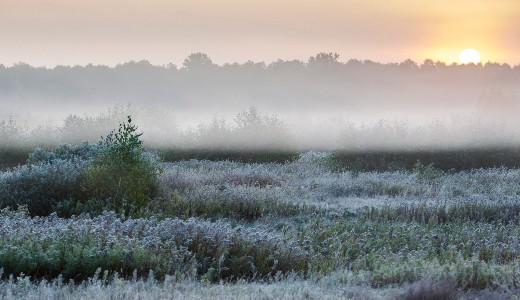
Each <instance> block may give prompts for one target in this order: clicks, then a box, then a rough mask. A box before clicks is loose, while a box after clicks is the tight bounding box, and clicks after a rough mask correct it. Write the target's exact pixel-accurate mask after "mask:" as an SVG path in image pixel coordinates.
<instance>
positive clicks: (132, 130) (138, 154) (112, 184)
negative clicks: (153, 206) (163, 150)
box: [85, 116, 160, 214]
mask: <svg viewBox="0 0 520 300" xmlns="http://www.w3.org/2000/svg"><path fill="white" fill-rule="evenodd" d="M141 135H142V133H137V126H135V125H133V124H132V118H131V117H130V116H128V120H127V122H126V123H122V124H119V129H118V130H117V131H112V132H110V134H109V135H107V136H106V137H105V138H104V139H102V141H101V147H102V151H101V154H100V155H98V156H96V157H95V158H94V160H93V161H92V164H91V165H90V167H89V169H88V170H87V174H86V184H85V188H86V190H87V192H88V193H89V194H90V195H91V198H94V199H95V200H101V201H104V202H105V204H106V206H107V207H108V208H111V209H114V210H116V211H119V212H122V213H124V214H130V213H134V212H137V211H138V210H139V209H140V208H142V207H144V206H146V205H147V204H148V201H149V199H150V198H152V197H154V196H155V195H156V194H157V192H158V175H159V173H160V166H159V164H158V161H157V159H156V157H154V156H153V155H150V154H147V153H144V152H143V142H142V141H141V140H140V137H141Z"/></svg>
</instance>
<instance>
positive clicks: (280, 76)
mask: <svg viewBox="0 0 520 300" xmlns="http://www.w3.org/2000/svg"><path fill="white" fill-rule="evenodd" d="M497 93H499V94H500V95H501V97H498V98H500V99H498V98H497V97H495V98H496V99H494V100H493V101H495V100H497V99H498V100H499V101H502V102H508V103H505V104H504V103H492V104H491V105H488V106H489V107H491V109H500V107H502V106H504V105H505V107H506V109H502V110H505V111H508V110H509V107H510V106H511V105H515V106H516V105H517V102H518V101H517V99H518V95H520V65H516V66H510V65H508V64H500V63H491V62H488V63H485V64H477V65H474V64H469V65H460V64H449V65H448V64H445V63H443V62H438V61H437V62H435V61H432V60H425V61H424V62H423V63H422V64H418V63H416V62H414V61H412V60H405V61H403V62H401V63H386V64H383V63H378V62H374V61H370V60H364V61H361V60H356V59H350V60H348V61H346V62H343V61H341V60H340V58H339V55H338V54H336V53H319V54H317V55H316V56H312V57H310V58H309V59H308V61H306V62H305V61H299V60H277V61H275V62H272V63H270V64H266V63H264V62H252V61H248V62H245V63H226V64H223V65H217V64H215V63H213V61H212V60H211V58H210V57H209V56H208V55H206V54H204V53H193V54H191V55H189V56H188V57H187V58H186V59H185V60H184V63H183V64H182V66H176V65H173V64H169V65H165V66H157V65H153V64H151V63H150V62H148V61H146V60H142V61H138V62H135V61H130V62H127V63H124V64H120V65H117V66H115V67H108V66H103V65H87V66H56V67H55V68H44V67H33V66H30V65H28V64H25V63H18V64H15V65H13V66H10V67H6V66H4V65H0V104H1V105H2V108H3V109H7V110H9V109H20V107H22V108H24V109H32V110H34V111H41V112H51V111H55V112H59V111H64V112H66V111H71V110H73V109H75V111H78V109H79V110H83V111H85V112H87V111H88V108H92V107H103V108H106V107H109V106H111V105H114V104H117V103H129V102H131V103H132V104H137V105H142V104H152V105H158V106H161V107H165V108H168V109H174V110H175V111H180V112H182V111H192V112H199V111H206V112H212V113H220V112H226V111H233V112H236V111H239V110H241V109H244V108H247V107H249V106H250V105H255V106H256V107H258V108H259V109H261V110H262V111H268V112H273V113H285V112H296V113H298V112H302V113H304V112H308V111H312V112H329V111H335V112H359V113H367V112H371V111H373V110H374V109H377V110H394V111H410V112H414V111H417V110H425V111H448V112H449V111H457V110H464V109H468V108H469V107H471V108H474V107H477V106H478V105H480V107H481V108H482V107H483V109H485V110H487V109H488V108H486V104H485V103H484V104H483V105H484V106H482V103H480V104H479V101H480V102H482V99H483V98H486V97H483V95H484V96H485V95H489V94H497ZM487 98H490V97H487ZM491 98H492V97H491ZM502 104H504V105H502Z"/></svg>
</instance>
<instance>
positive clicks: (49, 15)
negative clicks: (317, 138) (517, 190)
mask: <svg viewBox="0 0 520 300" xmlns="http://www.w3.org/2000/svg"><path fill="white" fill-rule="evenodd" d="M466 48H474V49H477V50H478V51H479V52H480V55H481V58H482V61H483V62H486V61H498V62H507V63H510V64H512V65H516V64H518V63H520V1H519V0H493V1H491V0H459V1H453V0H437V1H431V0H430V1H419V0H407V1H405V0H392V1H388V0H366V1H358V0H356V1H354V0H322V1H318V0H312V1H311V0H285V1H283V0H277V1H274V0H221V1H217V0H199V1H197V0H191V1H181V0H140V1H138V0H0V64H4V65H8V66H9V65H12V64H13V63H16V62H26V63H29V64H32V65H36V66H43V65H44V66H48V67H53V66H55V65H57V64H61V65H76V64H79V65H85V64H88V63H94V64H107V65H115V64H118V63H123V62H126V61H129V60H141V59H147V60H149V61H150V62H151V63H153V64H158V65H162V64H167V63H170V62H173V63H175V64H177V65H179V66H180V65H181V64H182V61H183V60H184V58H186V57H187V56H188V55H189V54H190V53H193V52H205V53H207V54H208V55H209V56H210V57H211V58H212V59H213V60H214V61H215V62H216V63H219V64H222V63H225V62H234V61H238V62H244V61H247V60H254V61H265V62H267V63H269V62H271V61H273V60H276V59H278V58H281V59H301V60H305V61H306V60H307V59H308V58H309V56H311V55H315V54H316V53H318V52H337V53H339V54H340V60H342V61H348V60H349V59H351V58H356V59H362V60H364V59H370V60H374V61H380V62H400V61H403V60H405V59H407V58H411V59H413V60H415V61H417V62H422V61H423V60H424V59H426V58H432V59H434V60H443V61H446V62H453V61H458V55H459V53H460V52H461V51H462V50H464V49H466Z"/></svg>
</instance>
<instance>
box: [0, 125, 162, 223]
mask: <svg viewBox="0 0 520 300" xmlns="http://www.w3.org/2000/svg"><path fill="white" fill-rule="evenodd" d="M136 130H137V127H135V126H134V125H133V124H132V123H131V118H130V117H128V123H126V124H121V125H120V127H119V131H117V132H111V133H110V134H109V135H108V136H107V137H106V138H105V139H103V140H102V141H100V142H98V143H96V144H91V143H88V142H83V143H82V144H80V145H77V146H73V145H69V144H63V145H59V146H58V147H56V148H55V149H53V150H44V149H41V148H37V149H36V150H34V151H33V152H32V153H30V154H29V158H28V159H27V164H25V165H23V166H19V167H16V168H14V169H12V170H9V171H7V172H4V173H0V207H11V208H16V207H17V206H19V205H26V206H27V208H28V210H29V212H30V213H31V214H32V215H39V216H44V215H49V214H51V213H52V212H57V213H58V214H59V215H60V216H71V215H73V214H79V213H82V212H88V213H94V214H97V213H100V212H101V211H102V210H103V209H114V210H117V211H120V212H124V213H131V212H136V211H137V210H139V209H140V208H142V207H144V206H145V205H146V204H147V203H148V199H149V198H151V197H153V196H155V195H156V194H157V192H158V175H159V171H160V168H159V163H158V161H159V160H158V158H157V157H156V156H155V155H153V154H151V153H147V152H143V150H142V142H141V141H140V139H139V137H140V136H141V134H137V133H136Z"/></svg>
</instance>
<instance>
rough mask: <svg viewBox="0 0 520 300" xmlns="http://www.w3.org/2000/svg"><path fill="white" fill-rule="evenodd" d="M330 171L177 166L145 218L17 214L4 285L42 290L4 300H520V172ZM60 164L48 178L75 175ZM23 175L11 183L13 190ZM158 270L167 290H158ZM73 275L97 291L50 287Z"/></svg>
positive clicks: (1, 231)
mask: <svg viewBox="0 0 520 300" xmlns="http://www.w3.org/2000/svg"><path fill="white" fill-rule="evenodd" d="M327 159H328V155H327V154H319V153H318V154H316V153H314V154H312V153H308V154H306V155H303V156H302V157H301V158H300V159H299V160H297V161H294V162H290V163H286V164H274V163H270V164H247V163H238V162H230V161H221V162H211V161H198V160H192V161H183V162H176V163H165V164H163V170H164V171H163V172H162V174H161V175H160V187H161V189H160V195H159V196H157V197H156V198H154V199H151V200H150V204H149V206H148V207H146V209H144V210H142V211H141V212H140V214H138V215H135V216H133V217H132V218H122V217H120V216H119V215H117V214H114V213H107V212H105V213H103V214H101V215H95V214H92V215H91V216H89V215H82V216H79V217H72V218H68V219H66V218H59V217H57V216H56V215H51V216H48V217H29V216H28V215H26V214H23V211H13V209H15V207H12V209H11V210H5V211H4V212H3V215H2V219H1V221H0V235H1V238H0V266H2V267H3V268H4V274H5V275H4V279H7V278H8V276H9V274H14V276H15V278H16V277H17V276H21V274H22V273H23V274H25V276H30V277H31V279H34V280H36V281H34V282H31V283H27V286H28V287H27V289H26V290H24V288H25V287H24V284H25V283H24V282H25V281H27V280H26V279H23V280H20V281H16V280H14V281H13V282H11V283H9V282H4V283H3V288H4V290H5V291H6V292H5V293H4V294H3V296H4V297H11V296H9V295H15V296H13V297H16V295H21V294H23V293H26V294H27V295H35V296H34V297H36V298H39V297H46V296H44V295H49V294H48V293H53V292H56V293H60V295H71V296H70V297H85V298H90V297H93V298H96V297H97V298H100V297H101V296H95V295H96V293H99V294H101V293H103V294H105V293H106V294H107V295H113V297H112V298H124V297H128V295H142V297H144V298H148V297H151V298H171V297H178V298H181V299H182V298H206V297H215V298H219V297H220V298H233V297H236V298H237V299H238V298H244V297H245V298H253V299H255V298H289V299H290V298H294V299H296V298H305V297H310V298H313V297H314V298H316V297H323V298H325V299H326V298H327V297H329V298H336V297H344V298H349V297H354V298H363V297H365V296H366V298H368V299H372V298H378V297H383V298H400V299H421V297H424V295H438V297H440V298H450V297H451V298H460V297H466V298H469V299H471V298H475V297H484V298H485V297H488V298H490V297H491V298H498V297H508V296H511V295H516V296H519V295H520V294H519V293H520V291H519V289H518V286H520V277H518V274H519V273H520V218H519V216H520V170H518V169H505V168H494V169H479V170H471V171H464V172H443V171H440V170H436V169H434V168H432V167H427V166H418V167H417V168H416V169H415V170H414V171H407V172H404V171H402V172H361V173H352V172H338V171H334V169H332V168H330V166H329V165H328V164H327V163H328V160H327ZM38 161H39V163H40V164H42V163H41V161H44V159H40V160H38ZM53 161H54V162H58V160H57V159H54V160H53ZM66 161H68V162H69V163H70V164H72V165H74V160H70V159H69V160H66ZM78 161H82V160H78ZM55 164H56V163H53V164H47V165H42V167H41V168H43V169H45V168H48V169H49V170H53V169H52V168H57V167H58V166H62V164H57V165H58V166H55ZM63 166H65V167H67V165H66V164H63ZM67 168H68V167H67ZM22 171H23V169H21V168H20V169H15V170H9V171H6V172H3V173H1V174H0V179H1V180H3V182H4V186H5V182H6V180H7V181H8V182H9V183H13V184H14V183H16V182H17V180H14V179H13V176H14V175H16V174H22V173H23V172H22ZM16 172H18V173H16ZM65 173H67V174H68V172H63V174H65ZM42 174H47V173H42ZM49 174H62V173H59V172H58V173H56V172H55V173H49ZM22 175H23V174H22ZM22 175H17V176H20V177H23V176H22ZM42 178H45V179H48V180H50V179H49V178H53V179H52V180H56V181H57V182H59V183H61V184H63V185H64V186H68V185H69V183H66V182H65V181H63V180H62V179H61V177H59V176H56V175H55V177H51V176H50V175H49V176H42ZM70 184H73V183H70ZM0 186H2V184H1V183H0ZM42 186H43V185H42ZM58 186H59V185H58ZM10 187H11V186H10ZM40 188H41V187H40ZM10 189H11V190H16V188H15V187H12V188H10ZM35 189H36V190H37V189H38V188H35ZM5 191H6V190H5V189H4V190H3V192H2V193H4V194H2V195H0V197H7V196H6V195H5ZM20 191H25V187H23V186H22V187H21V188H20ZM47 192H49V191H47ZM51 192H52V191H51ZM71 193H72V192H71ZM9 197H11V198H13V199H15V198H16V197H15V196H13V194H10V196H9ZM11 198H9V199H11ZM38 199H39V198H38ZM12 201H14V200H12ZM19 201H23V199H22V198H20V199H19ZM42 201H44V199H42ZM20 203H23V202H20ZM98 268H100V270H101V271H98V273H97V275H95V274H96V270H98ZM150 270H153V271H154V274H155V275H154V278H156V279H157V280H159V281H158V282H155V283H153V284H152V283H150V281H149V280H148V279H145V278H147V276H148V273H149V271H150ZM105 271H107V275H106V276H108V277H107V278H108V279H107V278H105V281H103V279H102V278H101V277H103V274H104V272H105ZM60 274H61V276H62V277H63V278H65V279H66V280H65V282H68V281H67V280H68V279H74V280H75V282H76V283H79V282H81V281H82V280H85V279H88V280H87V281H85V282H84V283H83V284H76V285H70V284H68V283H66V284H62V283H60V284H57V283H56V282H54V283H53V282H39V281H38V280H41V279H47V280H53V279H54V278H56V277H58V276H60ZM115 274H119V275H118V276H119V277H115ZM93 276H94V277H93ZM96 276H97V277H96ZM89 278H90V279H89ZM100 278H101V279H100ZM120 278H123V279H120ZM289 278H290V280H289ZM24 280H25V281H24ZM89 280H90V281H89ZM150 280H151V279H150ZM280 280H281V281H280ZM9 293H10V294H9ZM125 295H126V296H125ZM234 295H237V296H234ZM322 295H323V296H322ZM31 297H33V296H31ZM60 297H61V296H60ZM67 297H69V296H63V297H62V298H67ZM132 297H133V296H132ZM414 297H415V298H414Z"/></svg>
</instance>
